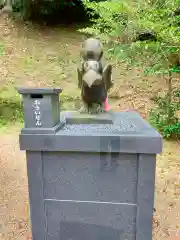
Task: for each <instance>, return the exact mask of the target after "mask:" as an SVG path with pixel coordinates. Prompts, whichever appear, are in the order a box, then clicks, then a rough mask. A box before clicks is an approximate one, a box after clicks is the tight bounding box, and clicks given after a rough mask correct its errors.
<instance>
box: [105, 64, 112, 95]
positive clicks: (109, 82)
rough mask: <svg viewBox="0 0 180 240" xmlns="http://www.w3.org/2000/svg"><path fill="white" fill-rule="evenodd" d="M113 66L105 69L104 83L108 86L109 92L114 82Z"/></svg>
mask: <svg viewBox="0 0 180 240" xmlns="http://www.w3.org/2000/svg"><path fill="white" fill-rule="evenodd" d="M111 75H112V65H106V66H105V67H104V69H103V81H104V83H105V85H106V89H107V91H109V89H110V88H111V87H112V86H113V82H112V76H111Z"/></svg>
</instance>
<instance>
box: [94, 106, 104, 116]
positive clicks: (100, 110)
mask: <svg viewBox="0 0 180 240" xmlns="http://www.w3.org/2000/svg"><path fill="white" fill-rule="evenodd" d="M103 112H104V108H103V106H101V105H100V104H93V107H92V110H91V114H99V113H103Z"/></svg>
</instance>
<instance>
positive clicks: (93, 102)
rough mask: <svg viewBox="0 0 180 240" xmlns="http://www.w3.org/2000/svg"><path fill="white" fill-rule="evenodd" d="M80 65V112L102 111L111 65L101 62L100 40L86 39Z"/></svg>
mask: <svg viewBox="0 0 180 240" xmlns="http://www.w3.org/2000/svg"><path fill="white" fill-rule="evenodd" d="M81 55H82V59H83V62H82V66H81V69H79V68H78V87H79V88H80V89H81V98H82V101H83V107H82V108H81V109H80V112H82V113H91V114H96V113H101V112H104V102H105V100H106V98H107V93H108V91H109V89H110V88H111V87H112V85H113V83H112V79H111V73H112V66H111V65H106V66H105V65H104V64H103V62H102V57H103V49H102V45H101V43H100V41H99V40H98V39H95V38H89V39H87V40H86V41H85V42H84V44H83V46H82V51H81Z"/></svg>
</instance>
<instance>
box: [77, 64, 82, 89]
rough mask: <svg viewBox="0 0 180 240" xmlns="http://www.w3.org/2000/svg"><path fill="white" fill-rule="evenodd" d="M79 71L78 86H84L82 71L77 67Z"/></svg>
mask: <svg viewBox="0 0 180 240" xmlns="http://www.w3.org/2000/svg"><path fill="white" fill-rule="evenodd" d="M77 73H78V88H80V89H81V88H82V82H83V81H82V71H81V70H80V69H79V68H77Z"/></svg>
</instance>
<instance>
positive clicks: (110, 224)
mask: <svg viewBox="0 0 180 240" xmlns="http://www.w3.org/2000/svg"><path fill="white" fill-rule="evenodd" d="M34 91H36V93H37V94H39V93H40V94H41V95H42V96H43V99H44V97H45V98H46V101H41V104H40V105H41V107H40V108H41V109H46V110H44V111H43V114H42V119H41V120H42V123H44V125H43V124H42V127H41V126H36V124H35V122H36V119H34V118H33V117H27V115H28V116H32V114H33V103H32V98H26V95H28V96H31V93H32V92H34ZM43 91H44V93H43ZM54 91H55V92H56V90H54ZM54 91H51V90H50V89H49V90H47V89H44V90H42V89H41V90H38V89H36V90H33V89H26V90H23V91H22V90H20V93H21V94H23V96H25V97H24V112H25V126H26V128H25V129H26V130H25V131H24V130H23V131H22V132H21V134H20V148H21V150H26V156H27V170H28V182H29V198H30V209H31V223H32V235H33V240H45V239H46V240H59V239H61V240H70V239H71V240H84V239H86V240H92V239H93V240H102V239H103V240H152V216H153V205H154V182H155V167H156V154H157V153H160V152H161V150H162V139H161V136H160V135H159V134H158V133H157V132H156V131H155V130H154V129H153V128H152V127H151V126H149V125H148V124H147V123H146V122H145V121H144V120H143V119H142V118H141V117H140V116H139V115H138V114H137V113H136V112H119V113H113V112H110V113H108V114H104V115H101V116H98V117H96V116H85V115H79V114H78V113H76V112H61V113H60V112H59V108H58V107H57V106H58V104H59V100H58V97H57V95H58V94H56V97H54V98H53V96H54V94H55V92H54ZM46 92H48V95H47V94H46ZM56 93H57V92H56ZM25 94H26V95H25ZM52 98H53V99H54V100H53V101H52ZM36 100H37V99H36V98H33V101H36ZM47 102H48V103H49V104H46V103H47ZM54 106H55V107H54ZM53 109H55V110H53ZM27 111H28V114H27ZM46 114H47V116H46ZM59 116H60V117H59ZM47 119H51V120H48V122H47ZM48 123H49V124H48ZM47 129H48V131H47ZM51 129H52V130H51Z"/></svg>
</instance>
